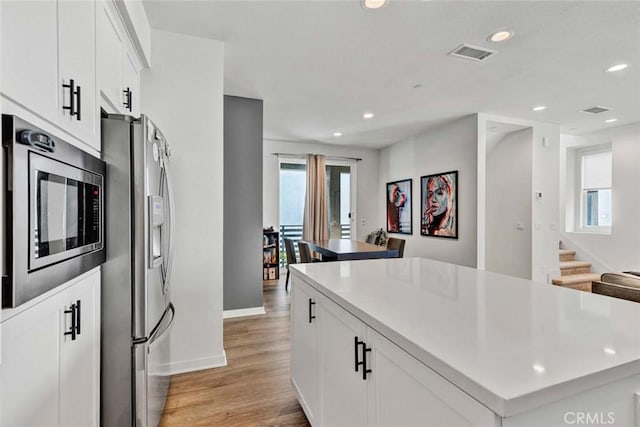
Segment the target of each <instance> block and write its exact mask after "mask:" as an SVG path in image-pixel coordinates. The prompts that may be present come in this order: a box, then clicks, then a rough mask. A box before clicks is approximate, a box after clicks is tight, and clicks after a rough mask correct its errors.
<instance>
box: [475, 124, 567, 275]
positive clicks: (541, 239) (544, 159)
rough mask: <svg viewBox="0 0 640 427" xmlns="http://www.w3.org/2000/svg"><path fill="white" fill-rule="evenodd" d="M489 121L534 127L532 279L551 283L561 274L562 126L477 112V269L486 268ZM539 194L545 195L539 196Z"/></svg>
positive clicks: (531, 193)
mask: <svg viewBox="0 0 640 427" xmlns="http://www.w3.org/2000/svg"><path fill="white" fill-rule="evenodd" d="M487 122H501V123H509V124H514V125H519V126H526V127H531V128H532V129H533V136H532V140H533V145H532V150H533V151H532V153H533V154H532V165H531V166H532V168H531V172H532V177H531V183H532V188H531V190H530V191H531V192H530V195H531V199H532V203H531V205H532V213H531V215H532V223H533V230H532V232H531V278H532V280H535V281H538V282H550V280H551V279H552V278H554V277H556V276H559V275H560V267H559V260H558V241H559V240H560V231H559V225H558V223H559V215H560V207H559V206H560V202H559V184H558V183H559V176H560V175H559V167H560V128H559V126H558V125H555V124H550V123H541V122H533V121H529V120H520V119H514V118H512V117H504V116H496V115H491V114H485V113H481V114H478V224H479V225H478V268H480V269H484V268H485V267H486V261H485V252H486V251H485V249H486V229H485V226H484V224H486V209H487V206H486V192H487V187H486V169H487V163H486V155H485V153H486V129H487ZM536 193H540V194H541V195H542V197H539V198H538V197H536Z"/></svg>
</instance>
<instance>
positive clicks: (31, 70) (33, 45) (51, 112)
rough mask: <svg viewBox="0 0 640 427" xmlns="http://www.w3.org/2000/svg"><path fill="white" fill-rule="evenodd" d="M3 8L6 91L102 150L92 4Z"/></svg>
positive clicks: (0, 4)
mask: <svg viewBox="0 0 640 427" xmlns="http://www.w3.org/2000/svg"><path fill="white" fill-rule="evenodd" d="M0 7H1V8H2V13H1V15H2V30H1V35H2V37H1V39H2V51H1V54H2V78H1V80H0V90H1V91H2V93H3V94H4V95H5V96H6V97H7V98H9V99H10V100H11V101H13V102H14V103H16V104H17V105H18V106H20V107H21V108H24V109H26V110H29V111H30V112H32V113H35V114H36V115H38V116H40V117H42V118H43V119H45V120H47V121H48V122H50V123H51V124H53V125H55V126H57V127H59V128H61V129H62V130H64V131H66V132H67V133H69V134H71V135H72V136H74V137H75V138H77V139H78V140H79V141H82V142H84V143H85V144H87V145H89V146H91V147H93V148H95V149H97V150H99V149H100V138H99V132H98V129H97V119H98V117H97V110H96V73H95V5H94V3H93V2H92V1H73V2H72V1H63V0H60V1H58V2H55V1H35V2H31V1H22V2H0ZM72 80H73V87H71V86H72V85H71V81H72Z"/></svg>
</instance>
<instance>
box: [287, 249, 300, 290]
mask: <svg viewBox="0 0 640 427" xmlns="http://www.w3.org/2000/svg"><path fill="white" fill-rule="evenodd" d="M284 249H285V251H286V253H287V280H286V281H285V282H284V290H285V291H287V290H288V289H289V274H290V273H291V272H290V271H289V266H290V265H291V264H297V263H298V257H296V248H295V246H294V244H293V240H291V239H284Z"/></svg>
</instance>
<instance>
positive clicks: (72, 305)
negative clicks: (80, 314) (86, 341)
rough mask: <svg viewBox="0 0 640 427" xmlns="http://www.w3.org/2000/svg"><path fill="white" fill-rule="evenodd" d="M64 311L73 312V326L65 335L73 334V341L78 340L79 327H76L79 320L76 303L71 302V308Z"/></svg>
mask: <svg viewBox="0 0 640 427" xmlns="http://www.w3.org/2000/svg"><path fill="white" fill-rule="evenodd" d="M64 313H65V314H71V328H69V330H68V331H66V332H65V333H64V334H65V335H71V341H75V340H76V333H77V329H76V322H77V318H76V315H77V312H76V305H75V304H71V307H70V308H69V310H65V311H64Z"/></svg>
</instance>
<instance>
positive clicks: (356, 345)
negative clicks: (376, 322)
mask: <svg viewBox="0 0 640 427" xmlns="http://www.w3.org/2000/svg"><path fill="white" fill-rule="evenodd" d="M361 344H364V341H360V340H359V339H358V337H353V351H354V360H355V371H356V372H358V370H359V368H360V366H361V365H363V364H364V362H361V361H360V360H358V359H359V358H358V348H359V347H360V345H361Z"/></svg>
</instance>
